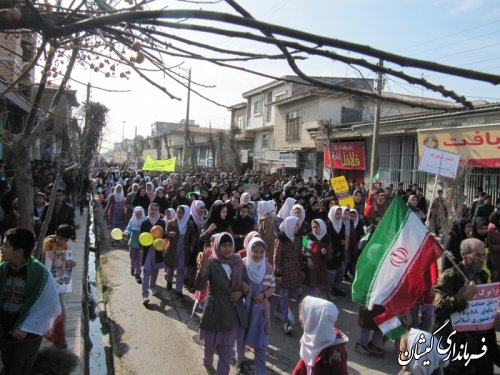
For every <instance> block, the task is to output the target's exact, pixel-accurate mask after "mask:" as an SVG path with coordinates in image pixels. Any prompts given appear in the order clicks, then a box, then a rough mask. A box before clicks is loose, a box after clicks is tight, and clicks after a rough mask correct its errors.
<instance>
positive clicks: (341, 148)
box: [323, 142, 366, 171]
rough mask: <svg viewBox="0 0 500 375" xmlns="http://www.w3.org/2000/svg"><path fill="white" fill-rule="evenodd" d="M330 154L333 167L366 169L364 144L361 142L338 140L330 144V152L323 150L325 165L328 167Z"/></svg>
mask: <svg viewBox="0 0 500 375" xmlns="http://www.w3.org/2000/svg"><path fill="white" fill-rule="evenodd" d="M330 154H331V157H332V158H333V169H353V170H360V171H364V170H366V164H365V144H364V143H363V142H339V143H333V144H331V145H330V152H328V150H327V149H325V150H324V159H323V160H324V162H325V167H326V168H330Z"/></svg>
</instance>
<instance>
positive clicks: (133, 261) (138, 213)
mask: <svg viewBox="0 0 500 375" xmlns="http://www.w3.org/2000/svg"><path fill="white" fill-rule="evenodd" d="M144 220H146V213H145V212H144V208H142V207H141V206H137V207H135V208H134V211H133V214H132V218H131V219H130V221H129V222H128V225H127V228H125V231H124V232H123V238H125V239H127V238H128V254H129V256H130V274H131V275H132V276H135V280H136V281H137V282H138V283H139V284H140V283H141V250H142V248H141V244H140V243H139V234H141V224H142V222H143V221H144Z"/></svg>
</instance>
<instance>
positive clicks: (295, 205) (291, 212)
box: [290, 204, 306, 225]
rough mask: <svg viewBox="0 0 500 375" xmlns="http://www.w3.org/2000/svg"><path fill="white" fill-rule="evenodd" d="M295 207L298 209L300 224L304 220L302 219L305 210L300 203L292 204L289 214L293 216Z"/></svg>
mask: <svg viewBox="0 0 500 375" xmlns="http://www.w3.org/2000/svg"><path fill="white" fill-rule="evenodd" d="M296 208H298V209H299V210H300V217H299V225H302V223H303V222H304V219H305V218H306V210H304V207H302V205H301V204H294V205H293V206H292V209H291V210H290V215H291V216H294V213H293V211H295V209H296Z"/></svg>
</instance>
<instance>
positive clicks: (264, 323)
mask: <svg viewBox="0 0 500 375" xmlns="http://www.w3.org/2000/svg"><path fill="white" fill-rule="evenodd" d="M245 249H246V253H247V256H246V258H245V259H244V260H243V264H244V266H245V271H246V272H244V273H243V275H244V276H243V281H244V283H245V284H246V285H247V286H248V289H249V293H248V294H247V295H246V304H247V307H248V310H249V312H250V316H249V318H250V319H249V323H248V327H247V329H246V331H245V334H244V338H245V339H244V340H239V342H238V350H237V353H238V355H237V358H236V361H237V364H238V367H239V368H240V369H241V370H244V369H245V367H246V364H245V363H244V361H243V360H244V347H245V345H247V346H249V347H251V348H253V349H254V351H255V373H256V374H257V375H264V374H266V356H267V345H268V344H269V332H270V328H271V319H270V304H269V301H268V299H269V298H270V297H271V296H272V295H273V293H274V290H275V288H276V285H275V279H274V269H273V267H272V266H271V264H270V263H269V262H267V261H266V244H265V242H264V241H263V240H262V239H261V238H259V237H255V236H254V237H253V238H252V239H251V240H250V241H249V242H248V243H247V244H246V246H245Z"/></svg>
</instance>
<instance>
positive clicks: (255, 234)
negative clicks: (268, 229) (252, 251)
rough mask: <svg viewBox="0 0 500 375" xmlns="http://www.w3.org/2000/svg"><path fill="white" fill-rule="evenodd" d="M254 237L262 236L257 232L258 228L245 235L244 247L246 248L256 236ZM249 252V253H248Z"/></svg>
mask: <svg viewBox="0 0 500 375" xmlns="http://www.w3.org/2000/svg"><path fill="white" fill-rule="evenodd" d="M254 237H258V238H261V237H260V234H259V232H257V231H256V230H253V231H251V232H249V233H248V234H247V235H246V236H245V239H244V240H243V247H244V248H245V249H246V248H247V246H248V243H249V242H250V241H251V240H252V239H253V238H254ZM247 254H248V253H247Z"/></svg>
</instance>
